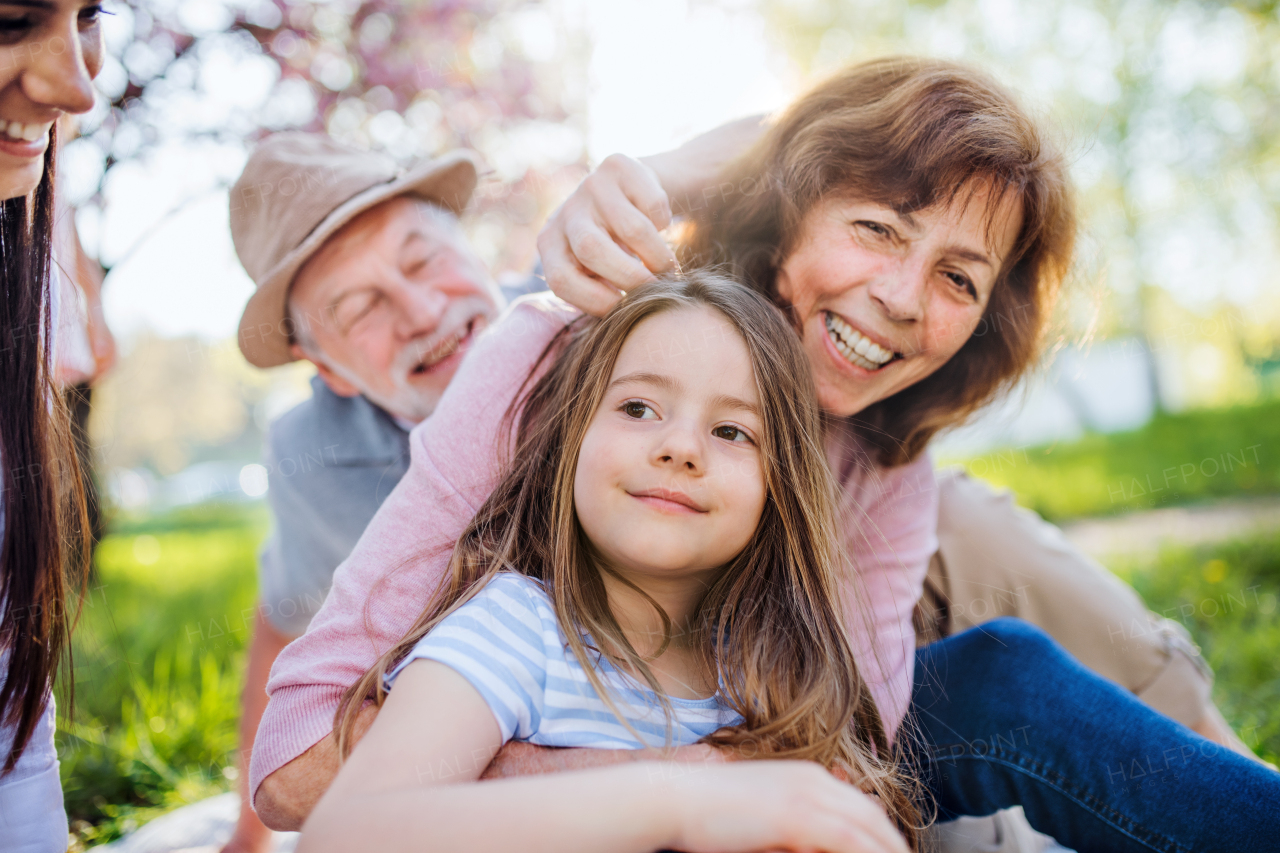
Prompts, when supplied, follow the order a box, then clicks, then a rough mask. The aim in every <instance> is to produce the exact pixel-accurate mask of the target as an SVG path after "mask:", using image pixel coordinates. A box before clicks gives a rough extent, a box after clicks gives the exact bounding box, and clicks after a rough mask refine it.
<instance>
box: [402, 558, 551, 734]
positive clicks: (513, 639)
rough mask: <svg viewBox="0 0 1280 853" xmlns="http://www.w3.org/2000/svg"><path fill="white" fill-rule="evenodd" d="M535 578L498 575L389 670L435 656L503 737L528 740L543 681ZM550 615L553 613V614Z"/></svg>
mask: <svg viewBox="0 0 1280 853" xmlns="http://www.w3.org/2000/svg"><path fill="white" fill-rule="evenodd" d="M540 596H541V591H540V590H538V589H537V588H536V587H535V584H534V582H533V581H531V580H529V579H527V578H523V577H519V576H517V575H510V574H501V575H498V576H496V577H494V578H493V579H491V580H490V581H489V582H488V584H486V586H485V588H484V589H483V590H481V591H480V592H479V593H477V594H476V596H475V597H474V598H472V599H471V600H470V601H468V602H467V603H466V604H464V605H463V606H462V607H459V608H458V609H457V610H455V611H454V612H453V613H451V614H449V616H448V617H446V618H445V620H444V621H443V622H441V623H440V624H439V625H437V626H436V627H435V628H434V629H433V630H432V631H431V633H430V634H428V635H427V636H425V637H423V638H422V639H421V640H419V641H418V644H417V645H416V646H414V647H413V649H412V651H410V652H409V654H408V655H407V656H406V657H405V658H404V660H402V661H401V662H400V663H399V664H397V665H396V667H395V668H394V669H393V670H392V671H391V672H390V673H388V674H387V677H386V684H387V687H388V689H390V688H391V686H392V684H393V682H394V681H395V679H396V677H397V676H398V675H399V674H400V673H401V672H402V671H403V670H404V668H405V667H406V666H408V665H409V664H410V663H412V662H413V661H415V660H434V661H439V662H440V663H443V664H444V665H446V666H448V667H449V668H450V669H452V670H454V671H455V672H457V673H458V674H459V675H461V676H462V677H463V678H465V679H466V680H467V681H468V683H470V684H471V686H472V687H474V688H475V689H476V690H477V691H478V692H479V693H480V695H481V696H482V697H484V701H485V703H486V704H488V706H489V709H490V710H491V711H492V712H493V716H494V718H495V719H496V720H497V721H498V727H499V728H500V729H501V730H502V741H503V743H506V742H507V741H509V740H527V739H528V738H530V737H531V736H532V735H533V734H534V733H535V732H537V731H538V728H539V725H540V724H541V722H542V711H543V706H544V697H545V694H546V683H547V652H546V645H545V641H544V632H543V627H544V626H543V619H544V617H545V616H546V614H544V613H543V612H541V611H542V610H544V609H546V608H540V607H539V598H540ZM553 618H554V617H553Z"/></svg>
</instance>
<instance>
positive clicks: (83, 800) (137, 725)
mask: <svg viewBox="0 0 1280 853" xmlns="http://www.w3.org/2000/svg"><path fill="white" fill-rule="evenodd" d="M193 516H194V517H193ZM114 528H115V529H116V530H119V531H120V532H113V533H112V535H110V536H108V537H106V539H105V540H104V541H103V542H102V544H101V545H100V547H99V549H98V552H97V559H96V569H95V576H94V578H93V580H92V581H91V583H90V587H89V592H88V595H87V597H86V599H85V603H84V608H83V610H82V613H81V619H80V623H79V626H78V627H77V629H76V633H75V637H74V641H73V643H74V651H75V665H76V668H75V682H76V684H75V686H76V691H75V705H76V708H75V710H76V713H75V720H74V722H73V723H71V724H70V725H66V724H64V725H63V726H62V731H61V732H60V733H59V744H58V749H59V754H60V758H61V760H62V779H63V788H64V792H65V797H66V804H67V812H68V816H69V818H70V819H71V821H72V824H73V829H74V830H75V831H76V832H77V834H78V835H79V837H80V839H81V841H83V842H85V843H98V842H103V841H109V840H111V839H113V838H115V837H118V836H119V835H120V834H121V833H122V832H126V831H128V830H129V829H130V828H132V826H134V825H137V824H141V823H144V822H146V820H148V819H150V818H151V817H153V816H155V815H157V814H159V813H162V812H164V811H167V810H169V809H171V808H173V807H175V806H177V805H181V804H183V803H186V802H193V801H195V800H199V799H202V798H204V797H207V796H210V795H212V794H215V793H220V792H222V791H226V790H228V789H229V788H230V787H231V786H232V784H233V780H234V777H235V764H236V762H235V757H236V756H235V752H236V746H237V743H236V740H237V738H236V722H237V719H238V717H239V706H240V689H241V686H242V677H243V671H244V670H243V667H244V660H243V658H244V646H245V642H246V640H247V636H248V624H249V623H251V621H252V612H251V608H252V607H253V605H254V602H255V598H256V596H255V590H256V585H257V582H256V576H255V573H256V559H257V557H256V551H257V546H258V543H259V542H260V541H261V539H262V536H263V533H264V532H265V529H266V515H265V510H264V509H262V508H260V507H214V508H205V511H204V513H199V512H196V513H194V514H193V513H192V512H191V511H187V512H183V513H176V514H171V515H166V516H163V517H160V518H155V519H150V520H147V519H134V520H128V521H125V522H124V523H121V524H119V525H116V526H114Z"/></svg>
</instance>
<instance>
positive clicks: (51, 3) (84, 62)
mask: <svg viewBox="0 0 1280 853" xmlns="http://www.w3.org/2000/svg"><path fill="white" fill-rule="evenodd" d="M100 14H101V7H100V6H99V4H98V3H95V2H90V0H41V2H38V3H36V2H4V0H0V199H7V198H14V197H16V196H22V195H26V194H27V193H29V192H31V191H32V190H34V189H35V188H36V185H37V184H39V183H40V177H41V175H43V173H44V152H45V149H46V148H48V147H49V129H50V128H51V127H52V126H53V123H54V122H55V121H57V120H58V118H59V117H60V116H62V115H63V114H64V113H82V112H85V111H87V110H88V109H89V108H90V107H92V106H93V97H94V95H93V83H92V80H93V78H94V77H95V76H96V75H97V73H98V71H99V69H101V68H102V27H101V26H100V25H99V23H98V18H99V16H100Z"/></svg>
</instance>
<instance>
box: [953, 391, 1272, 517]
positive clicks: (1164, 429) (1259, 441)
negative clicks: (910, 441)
mask: <svg viewBox="0 0 1280 853" xmlns="http://www.w3.org/2000/svg"><path fill="white" fill-rule="evenodd" d="M957 461H960V462H961V463H962V464H964V465H965V467H966V468H968V469H969V471H970V473H972V474H974V475H976V476H979V477H982V478H984V479H986V480H989V481H990V482H992V483H995V484H996V485H1000V486H1005V487H1007V488H1010V489H1012V490H1013V491H1014V493H1015V494H1017V496H1018V500H1019V502H1020V503H1021V504H1022V505H1023V506H1026V507H1030V508H1031V509H1034V510H1035V511H1036V512H1038V513H1040V514H1041V515H1043V516H1044V517H1045V518H1048V519H1054V520H1058V519H1064V518H1075V517H1080V516H1096V515H1111V514H1114V513H1121V512H1131V511H1134V510H1139V509H1151V508H1153V507H1159V506H1166V505H1172V504H1184V503H1194V502H1197V501H1204V500H1212V499H1216V498H1221V497H1227V496H1237V495H1274V494H1280V400H1270V401H1268V402H1265V403H1259V404H1254V405H1250V406H1237V407H1234V408H1228V409H1208V410H1200V411H1194V412H1186V413H1183V414H1178V415H1160V416H1157V417H1156V418H1155V419H1154V420H1152V421H1151V423H1149V424H1147V425H1146V426H1144V427H1143V428H1142V429H1139V430H1135V431H1133V432H1126V433H1113V434H1110V435H1105V436H1104V435H1088V436H1085V437H1084V438H1083V439H1081V440H1080V441H1076V442H1072V443H1070V444H1053V445H1048V446H1042V447H1026V448H1012V449H1011V448H1005V449H1004V450H1001V451H998V452H996V453H990V454H987V455H985V456H979V457H975V458H971V459H965V460H957Z"/></svg>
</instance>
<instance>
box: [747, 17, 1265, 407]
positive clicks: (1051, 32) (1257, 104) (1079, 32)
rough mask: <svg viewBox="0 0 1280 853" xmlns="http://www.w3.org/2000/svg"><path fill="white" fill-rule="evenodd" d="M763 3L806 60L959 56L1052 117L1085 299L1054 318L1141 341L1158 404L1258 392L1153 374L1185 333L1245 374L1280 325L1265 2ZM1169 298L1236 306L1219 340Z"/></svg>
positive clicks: (1207, 308)
mask: <svg viewBox="0 0 1280 853" xmlns="http://www.w3.org/2000/svg"><path fill="white" fill-rule="evenodd" d="M757 2H758V5H759V7H760V9H761V11H762V13H763V14H765V15H767V16H769V17H770V19H771V21H772V23H773V28H772V29H773V32H775V33H777V34H778V36H779V38H780V39H781V40H782V42H783V44H784V46H785V47H786V49H787V50H788V52H789V53H791V55H792V56H793V57H795V58H796V59H797V61H799V62H800V63H801V65H802V66H804V67H806V68H807V69H808V70H809V71H810V72H811V73H815V74H820V73H822V72H825V71H829V70H832V69H833V68H835V67H837V66H838V65H841V64H844V63H846V62H849V61H853V60H855V59H858V58H864V57H869V56H875V55H884V54H887V53H916V54H925V55H933V56H945V57H954V58H962V59H968V60H973V61H976V62H977V63H979V64H980V65H982V66H983V67H986V68H989V69H991V70H992V71H994V72H995V73H996V74H997V76H999V77H1001V78H1002V79H1004V80H1006V81H1008V82H1010V83H1011V84H1012V85H1013V86H1014V87H1015V88H1016V89H1017V90H1019V91H1020V92H1022V93H1023V94H1024V95H1028V96H1030V98H1031V99H1032V100H1033V102H1034V103H1036V104H1037V105H1039V106H1040V107H1041V108H1042V110H1044V111H1048V112H1051V113H1052V115H1053V118H1054V119H1055V120H1057V121H1058V123H1059V124H1060V125H1062V126H1063V127H1064V129H1065V130H1066V132H1067V134H1068V139H1069V140H1071V141H1070V142H1069V145H1068V149H1069V151H1070V155H1071V158H1072V167H1073V172H1074V175H1075V178H1076V180H1077V185H1078V186H1079V187H1080V190H1081V201H1082V212H1083V214H1084V222H1085V233H1084V235H1083V236H1084V240H1083V245H1082V253H1081V255H1082V258H1081V260H1082V262H1081V266H1080V270H1079V275H1078V276H1077V279H1078V281H1077V284H1078V285H1084V287H1077V288H1075V289H1076V291H1077V292H1078V293H1084V294H1085V295H1086V297H1087V298H1086V299H1085V300H1083V301H1081V300H1078V299H1077V300H1076V301H1075V303H1074V304H1069V306H1068V307H1069V308H1070V309H1071V310H1069V311H1068V312H1067V313H1066V316H1067V317H1068V318H1069V319H1071V320H1072V321H1073V323H1074V325H1075V329H1074V331H1075V334H1076V335H1080V334H1082V333H1084V334H1086V335H1087V334H1091V333H1093V332H1098V333H1102V334H1114V333H1125V334H1132V335H1135V336H1137V337H1138V338H1139V339H1140V340H1142V341H1143V342H1144V344H1145V346H1146V349H1147V351H1148V352H1149V353H1150V355H1151V358H1150V363H1151V382H1152V384H1153V386H1154V390H1155V391H1156V392H1157V393H1156V399H1157V400H1159V401H1161V403H1162V404H1164V405H1168V406H1173V407H1181V406H1183V405H1194V404H1207V403H1210V402H1213V403H1219V402H1222V394H1221V388H1222V386H1224V385H1226V386H1231V387H1236V388H1241V389H1244V388H1258V387H1259V383H1257V382H1247V381H1241V380H1239V379H1238V378H1233V377H1230V376H1224V375H1213V373H1212V371H1200V374H1199V375H1201V376H1202V378H1203V379H1204V381H1201V382H1199V383H1198V384H1197V383H1195V382H1193V383H1192V384H1191V385H1190V386H1187V387H1185V388H1184V387H1181V386H1183V385H1184V384H1185V383H1183V382H1182V381H1181V379H1180V380H1179V383H1178V384H1179V386H1180V387H1179V388H1178V389H1176V390H1175V389H1174V388H1172V387H1169V383H1168V382H1166V381H1165V377H1166V376H1167V375H1168V374H1169V372H1170V371H1176V368H1175V366H1174V365H1175V364H1176V363H1177V362H1179V361H1182V360H1184V358H1183V356H1184V352H1183V350H1185V349H1187V348H1189V346H1190V345H1191V344H1197V343H1207V344H1211V345H1213V346H1225V347H1227V348H1228V349H1232V350H1234V351H1233V352H1230V353H1224V357H1223V358H1222V359H1219V362H1220V363H1221V364H1222V365H1223V370H1229V369H1236V370H1245V369H1246V368H1245V367H1244V365H1246V364H1250V363H1252V362H1250V361H1249V359H1248V358H1246V357H1243V356H1242V354H1243V353H1245V352H1246V351H1247V350H1249V349H1250V347H1251V346H1253V348H1254V349H1256V346H1254V345H1251V344H1250V343H1249V342H1250V341H1256V340H1258V339H1261V338H1266V339H1269V340H1275V339H1276V338H1277V337H1280V310H1277V306H1276V304H1275V302H1274V300H1272V301H1268V297H1267V293H1268V291H1273V290H1275V289H1276V287H1277V285H1280V280H1278V279H1277V275H1276V273H1275V269H1276V263H1275V262H1276V260H1277V259H1278V258H1277V255H1278V254H1280V248H1278V247H1277V233H1278V230H1280V229H1277V217H1276V214H1277V211H1280V110H1277V109H1276V104H1277V103H1280V51H1277V50H1276V45H1277V44H1280V17H1277V14H1276V9H1277V3H1276V2H1275V0H1238V2H1214V0H1182V2H1177V3H1168V2H1162V0H949V1H948V0H900V2H897V3H893V4H885V3H877V2H874V1H873V0H802V2H790V1H789V0H757ZM1046 108H1047V109H1046ZM1104 285H1105V287H1103V286H1104ZM1166 295H1168V296H1171V297H1173V298H1174V299H1175V300H1177V301H1178V302H1179V303H1180V304H1182V305H1183V306H1184V308H1186V309H1188V310H1191V311H1194V312H1196V313H1197V314H1199V315H1203V316H1211V315H1212V314H1213V312H1214V311H1217V310H1219V309H1220V307H1221V306H1222V305H1223V304H1224V303H1226V304H1230V305H1234V306H1236V308H1237V310H1238V309H1241V308H1243V309H1245V313H1246V317H1247V319H1246V321H1245V322H1244V323H1242V324H1240V325H1239V327H1238V334H1235V335H1233V336H1232V337H1231V338H1230V339H1228V340H1224V339H1223V338H1222V336H1221V335H1217V334H1213V335H1209V334H1206V335H1204V336H1201V335H1198V333H1197V335H1195V336H1194V337H1196V340H1194V341H1190V342H1188V341H1186V340H1183V339H1182V337H1180V336H1181V335H1182V334H1183V329H1184V328H1185V323H1182V322H1180V323H1179V324H1178V325H1177V326H1176V327H1169V326H1167V325H1166V324H1165V320H1166V318H1168V317H1171V316H1174V314H1175V313H1177V312H1172V313H1171V312H1169V311H1163V310H1159V308H1158V306H1159V305H1160V304H1161V302H1162V300H1163V299H1164V298H1165V296H1166ZM1099 297H1101V299H1100V304H1095V306H1094V308H1095V310H1088V309H1089V306H1088V304H1087V303H1088V302H1090V301H1093V302H1095V303H1098V302H1099ZM1099 307H1101V308H1105V310H1096V309H1097V308H1099ZM1213 325H1215V327H1216V324H1213ZM1264 327H1265V329H1266V330H1269V331H1264ZM1211 339H1212V340H1211ZM1202 352H1203V350H1202ZM1241 393H1245V392H1243V391H1242V392H1241ZM1246 396H1247V394H1246Z"/></svg>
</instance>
